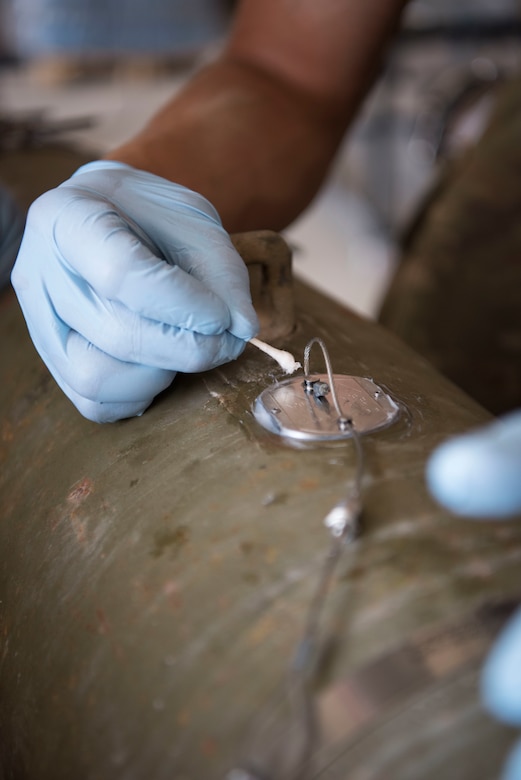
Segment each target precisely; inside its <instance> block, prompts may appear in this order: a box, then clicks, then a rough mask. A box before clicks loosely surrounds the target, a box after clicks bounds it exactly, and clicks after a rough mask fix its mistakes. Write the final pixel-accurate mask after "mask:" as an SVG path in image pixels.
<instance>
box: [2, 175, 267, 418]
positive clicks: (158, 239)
mask: <svg viewBox="0 0 521 780" xmlns="http://www.w3.org/2000/svg"><path fill="white" fill-rule="evenodd" d="M12 283H13V286H14V288H15V290H16V293H17V295H18V298H19V301H20V305H21V307H22V310H23V313H24V316H25V319H26V322H27V326H28V328H29V332H30V334H31V337H32V339H33V341H34V344H35V346H36V348H37V350H38V352H39V353H40V355H41V357H42V358H43V360H44V361H45V363H46V364H47V366H48V368H49V370H50V372H51V373H52V375H53V376H54V378H55V379H56V381H57V383H58V384H59V386H60V387H61V388H62V390H63V391H64V392H65V394H66V395H67V396H68V397H69V398H70V399H71V400H72V402H73V403H74V404H75V405H76V407H77V408H78V409H79V411H80V412H81V413H82V414H83V415H84V416H85V417H87V418H89V419H91V420H94V421H96V422H107V421H113V420H117V419H121V418H124V417H131V416H134V415H139V414H141V413H142V412H143V411H144V410H145V409H146V408H147V406H148V405H149V404H150V403H151V401H152V399H153V398H154V396H156V395H157V394H158V393H159V392H160V391H162V390H164V389H165V388H166V387H167V386H168V385H169V384H170V383H171V381H172V379H173V378H174V376H175V374H176V372H177V371H182V372H196V371H204V370H206V369H210V368H214V367H215V366H218V365H220V364H222V363H225V362H227V361H229V360H232V359H234V358H236V357H238V355H239V354H240V353H241V352H242V350H243V348H244V345H245V340H247V339H249V338H251V337H252V336H254V335H255V333H256V332H257V329H258V323H257V318H256V315H255V312H254V310H253V308H252V304H251V297H250V293H249V277H248V272H247V270H246V267H245V265H244V263H243V261H242V259H241V258H240V256H239V255H238V254H237V252H236V251H235V249H234V248H233V246H232V244H231V241H230V238H229V236H228V234H227V233H226V231H225V230H224V229H223V227H222V225H221V221H220V219H219V216H218V214H217V212H216V211H215V209H214V208H213V206H212V205H211V204H210V203H209V202H208V201H207V200H206V199H205V198H203V197H202V196H201V195H198V194H197V193H195V192H192V191H191V190H188V189H186V188H185V187H181V186H179V185H176V184H172V183H171V182H169V181H167V180H166V179H162V178H160V177H158V176H154V175H153V174H150V173H147V172H145V171H140V170H136V169H134V168H131V167H129V166H127V165H124V164H123V163H118V162H111V161H99V162H94V163H89V164H88V165H85V166H83V167H82V168H80V169H79V170H78V171H77V172H76V173H75V174H74V175H73V176H72V178H70V179H69V180H68V181H66V182H65V183H63V184H61V185H60V186H59V187H58V188H57V189H55V190H51V191H50V192H47V193H46V194H45V195H42V196H41V197H40V198H38V200H37V201H35V203H34V204H33V205H32V206H31V208H30V210H29V214H28V218H27V227H26V231H25V235H24V239H23V242H22V246H21V248H20V253H19V255H18V259H17V261H16V265H15V267H14V270H13V273H12Z"/></svg>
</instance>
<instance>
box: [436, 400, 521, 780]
mask: <svg viewBox="0 0 521 780" xmlns="http://www.w3.org/2000/svg"><path fill="white" fill-rule="evenodd" d="M427 483H428V485H429V488H430V490H431V492H432V494H433V495H434V496H435V498H436V499H437V500H438V501H439V502H440V503H441V504H444V505H445V506H446V507H447V508H448V509H450V510H452V511H453V512H456V513H458V514H461V515H470V516H473V517H477V518H480V517H481V518H483V517H495V518H499V517H509V516H513V515H515V514H517V513H520V514H521V410H519V411H517V412H513V413H512V414H509V415H506V416H505V417H502V418H500V419H498V420H495V421H494V422H493V423H491V424H489V425H487V426H485V427H483V428H480V429H479V430H477V431H474V432H471V433H469V434H466V435H464V436H459V437H457V438H455V439H452V440H451V441H448V442H446V443H445V444H442V445H441V446H440V447H438V449H437V450H435V452H434V453H433V455H432V456H431V458H430V460H429V463H428V465H427ZM482 692H483V699H484V700H485V703H486V704H487V706H488V707H489V709H490V710H491V711H492V712H493V713H494V715H496V717H497V718H499V719H500V720H503V721H505V722H507V723H510V724H512V725H515V726H521V611H519V612H518V613H517V615H516V616H515V617H514V618H513V619H512V620H511V621H510V622H509V624H508V625H507V627H506V629H505V630H504V631H503V632H502V634H501V636H500V638H499V639H498V641H497V642H496V643H495V645H494V647H493V649H492V651H491V653H490V655H489V658H488V660H487V662H486V664H485V668H484V672H483V677H482ZM502 778H503V780H521V742H519V743H518V745H517V747H516V748H515V749H514V751H513V752H512V753H511V755H510V756H509V758H508V760H507V763H506V765H505V767H504V771H503V774H502Z"/></svg>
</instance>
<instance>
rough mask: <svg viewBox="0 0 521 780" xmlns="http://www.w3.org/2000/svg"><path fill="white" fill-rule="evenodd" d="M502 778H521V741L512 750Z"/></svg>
mask: <svg viewBox="0 0 521 780" xmlns="http://www.w3.org/2000/svg"><path fill="white" fill-rule="evenodd" d="M501 780H521V741H519V742H517V743H516V745H515V746H514V749H513V750H512V751H511V752H510V754H509V756H508V758H507V760H506V764H505V766H504V767H503V772H502V774H501Z"/></svg>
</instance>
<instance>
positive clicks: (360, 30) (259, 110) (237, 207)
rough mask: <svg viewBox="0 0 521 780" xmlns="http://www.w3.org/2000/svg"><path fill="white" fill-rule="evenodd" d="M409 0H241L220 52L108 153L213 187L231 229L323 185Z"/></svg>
mask: <svg viewBox="0 0 521 780" xmlns="http://www.w3.org/2000/svg"><path fill="white" fill-rule="evenodd" d="M405 5H406V0H386V1H385V2H382V0H363V1H361V0H320V3H317V2H316V0H243V1H242V2H241V3H240V4H239V6H238V9H237V13H236V17H235V20H234V23H233V25H232V29H231V32H230V36H229V40H228V43H227V45H226V46H225V48H224V50H223V52H222V54H221V55H220V56H219V57H218V58H217V59H216V60H215V61H214V62H213V63H211V64H210V65H208V66H206V67H204V68H202V69H201V70H200V71H199V72H197V73H196V74H195V75H194V76H193V77H192V78H191V79H190V80H189V82H188V83H187V85H186V86H185V88H184V89H182V90H181V91H180V92H179V93H178V94H177V95H176V96H175V97H174V98H173V99H172V100H171V101H170V102H169V103H168V104H167V105H165V107H164V108H163V109H162V110H160V111H159V112H158V114H157V115H156V116H154V117H153V118H152V120H151V121H150V122H149V123H148V124H147V125H146V127H145V128H144V129H143V130H142V131H141V132H140V133H139V134H137V135H136V136H135V137H134V138H132V139H131V140H130V141H128V142H127V143H125V144H123V145H122V146H119V147H118V148H116V149H114V150H113V151H112V152H111V153H110V154H108V155H107V157H108V159H113V160H119V161H121V162H124V163H127V164H129V165H132V166H134V167H136V168H141V169H143V170H146V171H150V172H151V173H155V174H157V175H159V176H163V177H164V178H166V179H169V180H171V181H174V182H176V183H178V184H183V185H184V186H186V187H189V188H190V189H193V190H195V191H196V192H199V193H201V194H202V195H204V196H205V197H206V198H208V200H210V201H211V203H213V205H214V206H215V207H216V209H217V211H218V212H219V214H220V216H221V219H222V220H223V224H224V226H225V228H226V229H227V230H229V231H230V232H234V231H242V230H251V229H259V228H271V229H274V230H280V229H282V228H284V227H285V226H286V225H288V224H289V223H290V222H291V221H292V220H293V219H294V218H295V217H296V216H298V214H299V213H300V212H301V211H302V210H303V209H304V208H305V207H306V206H307V205H308V203H309V202H310V200H311V199H312V198H313V196H314V195H315V194H316V192H317V190H318V188H319V187H320V184H321V182H322V181H323V179H324V176H325V175H326V173H327V171H328V169H329V166H330V164H331V162H332V160H333V159H334V156H335V153H336V151H337V149H338V146H339V144H340V142H341V140H342V138H343V137H344V134H345V132H346V130H347V128H348V126H349V123H350V121H351V120H352V118H353V116H354V115H355V113H356V111H357V109H358V108H359V106H360V103H361V101H362V99H363V98H364V96H365V95H366V94H367V91H368V89H369V87H370V86H371V84H372V83H373V81H374V79H375V77H376V75H377V74H378V72H379V70H380V67H381V62H382V56H383V53H384V52H385V50H386V46H387V44H388V42H389V40H390V39H391V38H392V36H393V33H394V32H395V30H396V28H397V25H398V24H399V20H400V16H401V12H402V10H403V8H404V6H405Z"/></svg>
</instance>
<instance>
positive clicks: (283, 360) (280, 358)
mask: <svg viewBox="0 0 521 780" xmlns="http://www.w3.org/2000/svg"><path fill="white" fill-rule="evenodd" d="M250 344H253V346H254V347H257V349H260V350H261V351H262V352H265V353H266V355H269V356H270V357H272V358H273V360H276V361H277V363H278V364H279V366H280V367H281V368H282V369H283V371H285V372H286V374H294V373H295V371H298V369H299V368H302V366H301V365H300V363H297V361H296V360H295V358H294V357H293V355H292V354H291V352H286V351H285V350H283V349H275V347H272V346H271V345H270V344H266V343H265V342H264V341H261V340H260V339H256V338H253V339H250Z"/></svg>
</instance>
